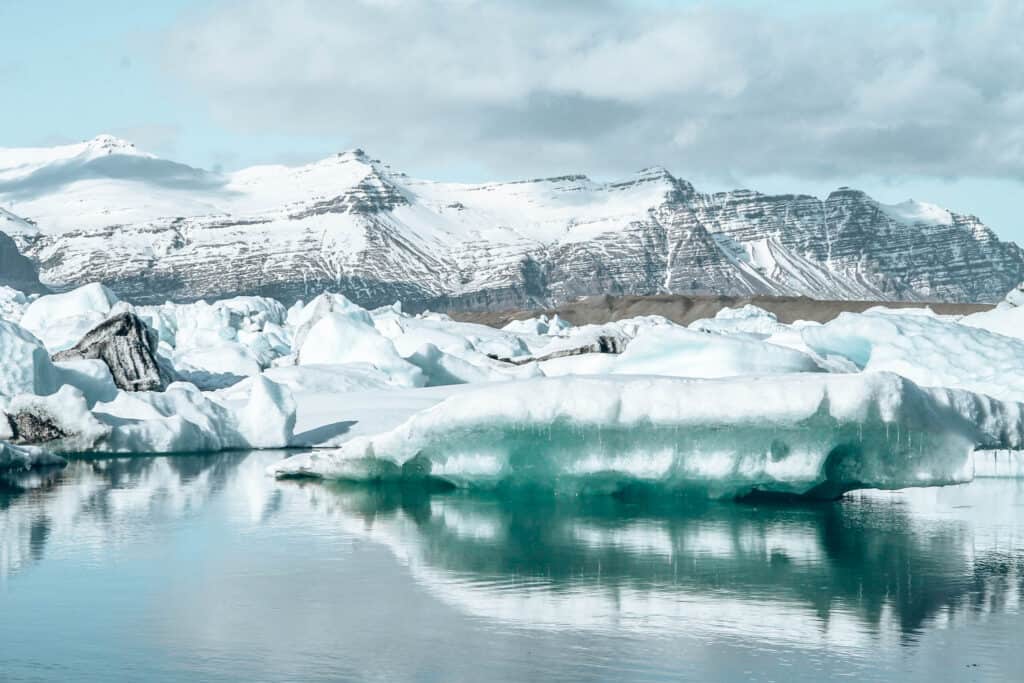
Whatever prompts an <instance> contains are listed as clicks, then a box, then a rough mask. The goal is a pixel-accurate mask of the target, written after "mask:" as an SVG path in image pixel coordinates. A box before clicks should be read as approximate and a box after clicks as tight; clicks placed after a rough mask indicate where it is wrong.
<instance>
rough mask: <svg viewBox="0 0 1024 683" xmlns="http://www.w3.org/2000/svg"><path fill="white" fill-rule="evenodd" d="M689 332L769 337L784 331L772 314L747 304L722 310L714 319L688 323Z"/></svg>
mask: <svg viewBox="0 0 1024 683" xmlns="http://www.w3.org/2000/svg"><path fill="white" fill-rule="evenodd" d="M689 328H690V329H691V330H698V331H701V332H721V333H724V334H752V335H757V336H759V337H762V338H763V337H769V336H771V335H773V334H776V333H778V332H781V331H783V330H785V329H786V326H785V325H783V324H782V323H780V322H779V319H778V318H777V317H775V314H774V313H770V312H769V311H766V310H764V309H763V308H758V307H757V306H754V305H752V304H747V305H746V306H743V307H741V308H723V309H722V310H720V311H719V312H718V313H716V314H715V317H714V318H702V319H700V320H695V321H693V322H692V323H690V325H689Z"/></svg>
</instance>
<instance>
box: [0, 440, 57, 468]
mask: <svg viewBox="0 0 1024 683" xmlns="http://www.w3.org/2000/svg"><path fill="white" fill-rule="evenodd" d="M67 462H68V461H67V460H65V459H64V458H62V457H60V456H59V455H54V454H53V453H50V452H49V451H47V450H45V449H42V448H38V447H35V446H15V445H14V444H11V443H7V442H6V441H0V472H10V471H25V470H30V469H32V468H34V467H63V466H64V465H66V464H67Z"/></svg>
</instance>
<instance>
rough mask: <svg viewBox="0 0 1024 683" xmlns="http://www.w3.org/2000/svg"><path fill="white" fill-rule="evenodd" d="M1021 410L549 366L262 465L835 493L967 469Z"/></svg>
mask: <svg viewBox="0 0 1024 683" xmlns="http://www.w3.org/2000/svg"><path fill="white" fill-rule="evenodd" d="M1022 434H1024V406H1021V405H1020V404H1016V403H1004V402H1001V401H997V400H994V399H991V398H988V397H986V396H981V395H977V394H971V393H969V392H963V391H955V390H949V389H926V388H922V387H918V386H917V385H915V384H914V383H913V382H911V381H909V380H907V379H905V378H903V377H900V376H897V375H894V374H890V373H863V374H853V375H839V374H825V373H820V374H790V375H778V376H770V377H756V378H750V377H745V378H739V379H722V380H685V379H674V378H664V377H625V376H623V377H601V378H596V377H565V378H545V379H537V380H525V381H519V382H510V383H503V384H499V385H492V386H487V387H481V388H477V389H470V390H467V391H464V392H461V393H458V394H456V395H454V396H452V397H450V398H448V399H446V400H444V401H442V402H441V403H439V404H438V405H436V406H434V407H432V408H429V409H427V410H424V411H422V412H419V413H417V414H415V415H413V416H412V417H411V418H410V419H408V420H407V421H406V422H404V423H403V424H401V425H400V426H398V427H397V428H395V429H393V430H391V431H388V432H385V433H382V434H378V435H374V436H364V437H359V438H354V439H352V440H351V441H348V442H347V443H345V444H343V445H342V446H341V447H340V448H338V449H335V450H330V451H320V452H314V453H307V454H301V455H297V456H293V457H291V458H288V459H287V460H285V461H283V462H281V463H279V464H276V465H274V466H272V467H271V468H270V471H271V472H272V473H273V474H275V475H276V476H278V477H295V476H310V477H321V478H328V479H344V480H356V481H365V480H380V479H422V478H423V477H431V478H436V479H439V480H442V481H444V482H447V483H449V484H452V485H455V486H460V487H469V488H494V487H504V486H516V485H528V486H544V487H553V488H555V489H557V490H562V491H568V492H581V491H605V492H616V491H622V490H624V489H627V488H629V487H632V486H636V485H654V486H658V487H664V488H668V489H680V490H683V489H699V490H702V491H704V492H706V493H707V494H709V495H710V496H712V497H718V498H721V497H741V496H744V495H747V494H751V493H755V492H765V493H779V494H792V495H806V496H811V497H821V498H835V497H838V496H840V495H842V494H843V493H844V492H846V491H849V490H852V489H856V488H883V489H894V488H904V487H907V486H935V485H945V484H955V483H962V482H966V481H969V480H970V479H971V478H972V476H973V461H972V459H971V454H972V451H973V450H974V449H975V448H976V447H977V446H979V445H984V446H986V447H988V448H1019V447H1020V445H1021V443H1022V442H1024V439H1022Z"/></svg>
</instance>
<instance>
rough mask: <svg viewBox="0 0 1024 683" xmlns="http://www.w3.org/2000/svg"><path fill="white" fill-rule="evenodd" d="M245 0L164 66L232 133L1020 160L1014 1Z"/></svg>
mask: <svg viewBox="0 0 1024 683" xmlns="http://www.w3.org/2000/svg"><path fill="white" fill-rule="evenodd" d="M968 5H969V4H968V3H924V2H904V3H901V4H900V5H898V7H897V8H896V9H885V10H883V9H881V8H880V7H879V6H874V7H873V9H851V10H842V11H829V12H824V13H822V12H818V13H816V12H813V11H804V12H795V11H788V12H779V11H777V10H771V9H769V7H768V6H767V5H764V6H760V5H759V6H756V7H753V8H751V7H749V6H746V7H745V8H740V7H737V6H725V5H721V4H718V5H715V6H713V7H712V6H710V5H704V4H696V5H682V4H668V3H665V4H662V3H653V2H649V1H645V2H640V1H634V2H625V1H621V2H620V1H613V0H599V1H595V2H586V3H584V2H559V1H550V2H540V1H539V0H527V1H524V2H507V1H505V0H450V1H448V2H440V1H437V2H431V1H428V0H408V1H403V2H396V1H394V0H350V1H349V2H344V3H339V2H333V1H330V0H295V1H292V2H280V1H279V0H246V1H245V2H232V3H226V4H220V5H217V6H214V7H213V8H212V9H210V10H208V11H206V12H204V13H201V14H193V15H190V16H189V17H188V18H187V19H183V20H182V22H181V23H180V24H179V25H178V26H177V27H176V28H175V29H174V30H173V31H172V32H171V33H170V35H169V36H168V37H167V41H166V45H165V49H166V64H167V68H168V69H170V70H171V71H172V72H173V73H174V74H175V75H176V76H177V77H179V78H180V79H181V80H182V82H184V83H185V84H186V85H187V86H188V87H189V88H190V89H191V90H193V91H194V92H196V93H199V94H200V95H201V96H202V97H203V98H204V99H205V100H206V101H207V102H208V104H209V106H210V108H211V111H212V112H213V113H214V114H215V116H216V117H217V118H218V120H219V121H220V122H221V123H222V124H223V125H225V126H229V127H231V128H232V129H233V130H238V131H244V132H247V133H268V134H275V135H299V134H301V135H330V136H332V138H336V137H337V136H338V135H342V136H344V137H346V138H347V139H349V140H351V141H352V143H353V144H354V145H356V144H358V145H360V146H364V147H366V148H367V149H369V150H370V151H371V152H373V153H374V154H376V155H378V156H381V157H383V158H385V159H388V160H389V161H391V162H392V163H394V164H395V165H396V166H398V167H400V168H412V169H422V168H425V167H429V168H437V167H439V166H443V165H445V164H465V163H472V164H474V165H477V166H483V167H484V168H486V169H488V170H489V171H491V172H492V173H497V174H508V175H511V174H521V173H539V172H556V173H557V172H566V171H576V170H586V171H590V172H596V173H604V172H607V173H620V172H623V171H627V170H634V169H636V168H640V167H643V166H647V165H651V164H662V165H665V166H669V167H672V168H676V169H683V170H688V171H691V172H697V173H701V174H703V175H705V176H714V175H717V176H720V177H727V176H753V175H764V174H779V173H783V174H789V175H793V176H798V177H805V178H812V179H828V178H843V177H847V178H848V177H853V176H860V175H865V174H867V175H875V176H888V177H893V176H914V177H922V176H923V177H936V178H960V177H978V178H994V177H998V178H1006V179H1022V178H1024V126H1021V121H1024V42H1022V41H1020V40H1019V36H1020V35H1021V33H1022V32H1024V4H1022V3H1019V2H1016V1H1015V0H990V1H986V2H982V3H978V4H971V6H968Z"/></svg>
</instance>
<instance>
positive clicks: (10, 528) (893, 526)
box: [0, 453, 1024, 683]
mask: <svg viewBox="0 0 1024 683" xmlns="http://www.w3.org/2000/svg"><path fill="white" fill-rule="evenodd" d="M278 457H280V456H279V455H277V454H268V453H261V454H251V455H246V454H226V455H215V456H203V457H175V458H140V459H118V460H94V461H79V462H74V463H72V464H71V466H69V467H68V469H67V470H65V471H64V472H63V473H61V474H60V475H59V476H57V477H55V478H54V479H53V480H52V481H49V482H45V483H44V484H43V485H42V487H41V488H35V489H32V490H27V491H19V490H17V488H16V487H11V486H10V485H8V487H7V490H5V491H3V492H0V680H3V681H21V680H40V681H50V680H60V681H70V680H74V681H91V680H102V681H109V680H115V679H128V680H145V681H165V680H192V681H220V680H246V681H251V680H260V681H262V680H266V681H279V680H301V681H306V680H387V681H392V680H414V681H474V682H476V681H501V680H508V681H527V680H546V679H553V680H575V681H589V680H594V681H598V680H645V681H646V680H700V681H704V680H763V681H772V680H777V681H794V680H798V681H800V680H813V681H820V680H824V679H826V678H831V677H841V676H848V677H851V678H853V679H855V680H901V681H906V680H910V681H929V682H930V683H933V682H934V681H940V680H979V681H982V680H983V681H1000V680H1005V681H1021V680H1024V642H1022V638H1021V636H1022V634H1024V614H1022V611H1021V606H1022V604H1021V603H1022V595H1024V481H1019V480H987V481H979V482H976V483H974V484H971V485H969V486H961V487H953V488H947V489H941V490H922V491H912V492H903V493H888V494H883V493H871V494H860V495H853V496H852V497H850V498H848V499H847V500H845V501H843V502H842V503H836V504H816V505H806V506H782V505H757V506H754V505H739V504H732V503H689V504H687V503H685V501H680V500H665V499H661V500H647V501H643V502H629V503H626V502H621V501H616V500H613V499H610V498H591V499H583V500H564V499H563V500H557V499H553V498H551V497H548V496H544V495H540V494H536V495H532V496H531V495H526V494H520V495H518V496H516V497H508V496H506V497H501V496H479V495H477V496H469V495H466V494H460V493H429V492H425V491H422V490H410V489H406V490H402V489H370V488H365V487H341V486H336V485H328V484H318V483H297V482H276V481H274V480H273V479H270V478H267V477H265V476H264V474H263V470H264V467H265V466H266V465H267V464H268V463H269V462H271V461H273V460H274V459H276V458H278ZM38 483H39V482H36V484H38Z"/></svg>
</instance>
